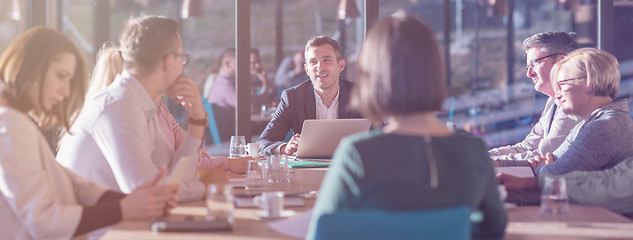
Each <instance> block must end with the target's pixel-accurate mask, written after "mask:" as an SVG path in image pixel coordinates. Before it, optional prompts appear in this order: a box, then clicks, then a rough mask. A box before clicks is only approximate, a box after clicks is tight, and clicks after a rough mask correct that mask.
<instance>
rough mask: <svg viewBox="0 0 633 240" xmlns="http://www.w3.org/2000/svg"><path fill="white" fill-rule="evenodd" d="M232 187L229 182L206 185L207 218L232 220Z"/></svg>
mask: <svg viewBox="0 0 633 240" xmlns="http://www.w3.org/2000/svg"><path fill="white" fill-rule="evenodd" d="M234 209H235V207H234V205H233V187H232V186H231V185H230V184H209V186H208V187H207V219H209V220H216V219H224V220H227V221H228V222H229V223H232V222H233V210H234Z"/></svg>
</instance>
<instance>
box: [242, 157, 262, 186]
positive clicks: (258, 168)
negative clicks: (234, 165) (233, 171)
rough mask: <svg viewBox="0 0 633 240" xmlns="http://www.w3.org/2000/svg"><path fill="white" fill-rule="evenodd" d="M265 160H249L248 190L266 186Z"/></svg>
mask: <svg viewBox="0 0 633 240" xmlns="http://www.w3.org/2000/svg"><path fill="white" fill-rule="evenodd" d="M264 163H265V162H264V161H258V160H249V161H248V169H246V182H245V188H246V190H251V189H264V188H265V187H266V182H267V178H266V172H265V169H264Z"/></svg>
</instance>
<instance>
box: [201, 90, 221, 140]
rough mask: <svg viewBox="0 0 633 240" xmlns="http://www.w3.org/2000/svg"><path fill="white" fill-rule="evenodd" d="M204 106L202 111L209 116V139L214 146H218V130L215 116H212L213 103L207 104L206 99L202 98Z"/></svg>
mask: <svg viewBox="0 0 633 240" xmlns="http://www.w3.org/2000/svg"><path fill="white" fill-rule="evenodd" d="M202 103H203V104H204V110H205V111H207V113H208V114H209V127H208V128H209V132H210V133H211V139H212V140H213V144H214V145H220V144H221V143H222V141H221V140H220V131H219V130H218V124H217V122H216V121H215V115H214V114H213V103H210V102H207V98H202Z"/></svg>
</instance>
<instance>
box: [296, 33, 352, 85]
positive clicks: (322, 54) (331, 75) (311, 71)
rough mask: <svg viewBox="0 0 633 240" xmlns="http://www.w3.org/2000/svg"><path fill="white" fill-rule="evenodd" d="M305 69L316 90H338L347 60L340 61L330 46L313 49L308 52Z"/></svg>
mask: <svg viewBox="0 0 633 240" xmlns="http://www.w3.org/2000/svg"><path fill="white" fill-rule="evenodd" d="M305 54H306V56H305V58H306V63H305V64H304V68H305V71H306V73H307V74H308V76H310V80H311V81H312V85H314V88H315V89H317V90H319V91H325V90H328V89H334V88H336V89H338V81H339V75H340V73H341V72H342V71H343V70H344V69H345V60H343V59H341V60H338V59H337V58H336V54H335V52H334V48H332V46H330V45H329V44H325V45H321V46H316V47H311V48H309V49H308V50H307V51H306V53H305Z"/></svg>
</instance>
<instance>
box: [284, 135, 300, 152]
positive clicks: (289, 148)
mask: <svg viewBox="0 0 633 240" xmlns="http://www.w3.org/2000/svg"><path fill="white" fill-rule="evenodd" d="M300 140H301V134H300V133H295V135H294V136H292V138H291V139H290V141H288V143H287V144H286V145H285V146H284V147H282V148H281V153H282V154H286V155H292V154H293V153H295V152H296V151H297V148H298V147H299V141H300Z"/></svg>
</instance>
